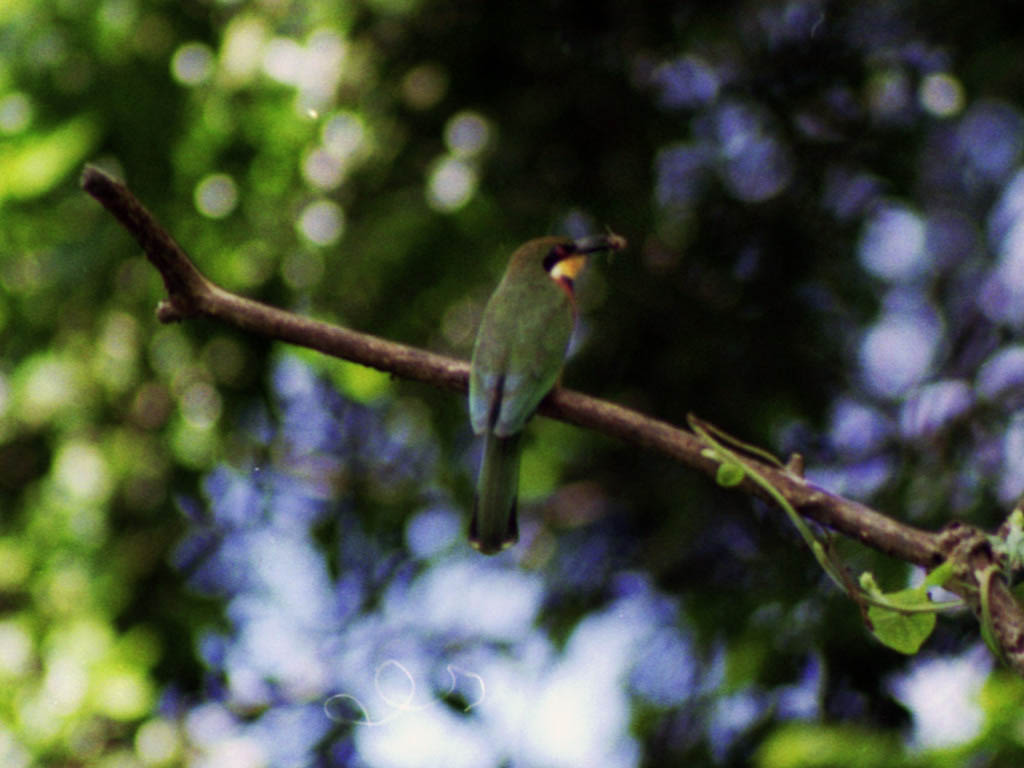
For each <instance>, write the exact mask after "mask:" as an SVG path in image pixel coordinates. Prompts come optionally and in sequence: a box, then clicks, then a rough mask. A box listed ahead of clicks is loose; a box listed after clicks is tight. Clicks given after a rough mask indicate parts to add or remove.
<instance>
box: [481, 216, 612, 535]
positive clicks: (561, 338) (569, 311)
mask: <svg viewBox="0 0 1024 768" xmlns="http://www.w3.org/2000/svg"><path fill="white" fill-rule="evenodd" d="M625 245H626V241H625V240H624V239H623V238H622V237H619V236H618V235H613V234H608V235H596V236H592V237H585V238H582V239H580V240H570V239H569V238H565V237H540V238H537V239H536V240H530V241H529V242H527V243H525V244H523V245H521V246H519V248H518V249H517V250H516V252H515V253H513V254H512V258H511V259H509V263H508V268H507V269H506V270H505V276H504V277H503V278H502V279H501V283H499V284H498V287H497V288H496V289H495V291H494V294H493V295H492V296H491V298H490V300H489V301H488V302H487V306H486V308H485V309H484V315H483V319H482V320H481V321H480V330H479V331H477V336H476V343H475V344H474V345H473V361H472V366H471V369H470V374H469V417H470V422H471V423H472V425H473V431H474V432H475V433H476V434H478V435H481V434H482V435H483V436H484V457H483V461H482V463H481V465H480V477H479V479H478V481H477V496H476V501H475V504H474V508H473V518H472V520H471V522H470V524H469V542H470V544H472V545H473V546H474V547H475V548H476V549H478V550H479V551H480V552H482V553H484V554H485V555H493V554H495V553H497V552H500V551H501V550H503V549H505V548H507V547H510V546H512V545H513V544H515V543H516V541H517V540H518V538H519V526H518V523H517V522H516V496H517V494H518V490H519V456H520V454H521V452H522V446H521V444H520V439H521V437H522V431H523V427H525V426H526V422H527V421H529V419H530V417H531V416H532V415H533V412H534V411H535V410H537V406H538V405H539V404H540V401H541V400H543V399H544V396H545V395H546V394H547V393H548V392H549V391H550V390H551V388H552V387H553V386H554V385H555V382H556V381H557V380H558V376H559V373H560V372H561V370H562V363H563V362H564V360H565V353H566V351H567V350H568V347H569V339H570V338H571V336H572V331H573V326H574V324H575V321H576V299H575V296H574V293H573V283H574V281H575V279H576V276H577V275H578V274H579V273H580V270H582V269H583V266H584V264H585V263H586V258H587V255H588V254H591V253H594V252H597V251H609V250H611V251H616V250H619V249H621V248H624V247H625Z"/></svg>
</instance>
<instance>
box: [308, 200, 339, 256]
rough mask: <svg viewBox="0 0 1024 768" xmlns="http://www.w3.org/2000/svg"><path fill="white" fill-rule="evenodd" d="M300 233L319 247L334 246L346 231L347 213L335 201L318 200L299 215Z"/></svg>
mask: <svg viewBox="0 0 1024 768" xmlns="http://www.w3.org/2000/svg"><path fill="white" fill-rule="evenodd" d="M297 226H298V229H299V232H300V233H301V234H302V236H303V237H305V238H306V239H307V240H309V241H310V242H312V243H316V244H317V245H334V243H336V242H338V240H340V239H341V235H342V233H343V232H344V231H345V212H344V211H343V210H342V209H341V206H340V205H338V204H337V203H335V202H334V201H333V200H316V201H314V202H312V203H310V204H309V205H307V206H306V207H305V208H303V210H302V213H301V214H299V220H298V222H297Z"/></svg>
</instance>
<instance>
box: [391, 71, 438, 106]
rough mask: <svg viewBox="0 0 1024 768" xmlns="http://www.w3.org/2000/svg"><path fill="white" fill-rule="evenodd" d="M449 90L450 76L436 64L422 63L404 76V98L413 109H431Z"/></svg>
mask: <svg viewBox="0 0 1024 768" xmlns="http://www.w3.org/2000/svg"><path fill="white" fill-rule="evenodd" d="M447 90H448V78H447V76H446V75H445V73H444V70H442V69H441V68H440V67H439V66H437V65H436V64H420V65H419V66H417V67H413V68H412V69H410V70H409V71H408V72H407V73H406V75H405V77H403V78H402V98H403V99H405V103H406V104H408V105H409V106H410V107H412V108H413V109H419V110H423V109H430V108H431V107H433V106H434V105H435V104H437V103H438V102H439V101H441V99H443V98H444V94H445V92H446V91H447Z"/></svg>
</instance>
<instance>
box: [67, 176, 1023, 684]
mask: <svg viewBox="0 0 1024 768" xmlns="http://www.w3.org/2000/svg"><path fill="white" fill-rule="evenodd" d="M82 188H83V189H84V190H85V191H86V192H88V193H89V194H90V195H92V197H94V198H95V199H96V200H97V201H98V202H99V203H100V204H101V205H103V206H104V207H105V208H106V209H107V210H108V211H110V213H112V214H113V215H114V217H115V218H116V219H117V220H118V221H119V222H120V223H121V225H122V226H123V227H124V228H125V229H127V230H128V231H129V232H130V233H131V234H132V235H133V236H134V237H135V239H136V240H137V241H138V243H139V244H140V245H141V246H142V248H143V250H144V251H145V253H146V257H147V258H148V259H149V261H150V262H151V263H152V264H153V266H154V267H156V269H157V270H158V271H159V272H160V275H161V276H162V278H163V281H164V286H165V287H166V289H167V294H168V298H167V300H166V301H164V302H161V304H160V305H159V306H158V308H157V316H158V318H159V319H160V320H161V321H162V322H175V321H179V320H182V319H184V318H187V317H193V316H200V315H201V316H206V317H210V318H215V319H217V320H220V321H223V322H225V323H228V324H230V325H234V326H235V327H237V328H241V329H242V330H245V331H249V332H251V333H257V334H260V335H263V336H267V337H270V338H274V339H279V340H281V341H286V342H289V343H291V344H297V345H299V346H303V347H308V348H310V349H315V350H318V351H320V352H323V353H324V354H327V355H331V356H333V357H338V358H342V359H345V360H349V361H351V362H355V363H359V364H361V365H366V366H369V367H371V368H376V369H377V370H380V371H385V372H388V373H391V374H393V375H395V376H400V377H402V378H406V379H412V380H414V381H421V382H424V383H428V384H433V385H435V386H440V387H444V388H446V389H451V390H456V391H460V392H465V391H466V389H467V387H468V378H469V365H468V364H467V363H465V362H464V361H461V360H455V359H452V358H449V357H444V356H442V355H437V354H434V353H432V352H427V351H424V350H421V349H417V348H415V347H410V346H406V345H404V344H398V343H395V342H392V341H387V340H384V339H380V338H377V337H374V336H370V335H368V334H364V333H359V332H356V331H352V330H348V329H346V328H341V327H339V326H335V325H330V324H328V323H323V322H319V321H317V320H311V319H308V318H304V317H301V316H299V315H295V314H293V313H291V312H286V311H284V310H281V309H277V308H275V307H271V306H268V305H266V304H262V303H260V302H258V301H253V300H251V299H247V298H244V297H241V296H238V295H235V294H233V293H229V292H228V291H225V290H224V289H222V288H220V287H218V286H217V285H215V284H214V283H212V282H211V281H210V280H209V279H208V278H206V277H205V276H204V275H203V274H202V273H201V272H199V270H198V269H196V267H195V265H194V264H193V263H192V261H191V260H190V259H189V258H188V255H187V254H186V253H185V251H184V250H183V249H182V248H181V246H179V245H178V244H177V243H176V242H175V241H174V239H173V238H172V237H171V236H170V234H169V233H168V232H167V231H166V230H165V229H164V228H163V227H162V226H160V224H159V223H158V222H157V221H156V219H155V218H154V217H153V216H152V214H150V213H149V211H147V210H146V209H145V207H143V205H142V204H141V203H140V202H139V201H138V199H137V198H136V197H135V196H134V195H133V194H132V193H131V191H130V190H129V189H128V188H127V187H126V186H125V185H123V184H121V183H120V182H118V181H116V180H114V179H113V178H111V177H110V176H108V175H107V174H105V173H104V172H102V171H100V170H99V169H97V168H95V167H93V166H86V168H85V170H84V172H83V174H82ZM538 410H539V412H540V413H541V414H543V415H544V416H547V417H550V418H553V419H559V420H562V421H566V422H568V423H570V424H575V425H577V426H580V427H586V428H588V429H593V430H595V431H598V432H602V433H604V434H606V435H610V436H613V437H617V438H619V439H620V440H623V441H625V442H627V443H631V444H634V445H637V446H640V447H642V448H646V449H649V450H653V451H656V452H658V453H662V454H664V455H666V456H668V457H670V458H672V459H674V460H676V461H678V462H680V463H681V464H684V465H686V466H689V467H691V468H693V469H696V470H698V471H700V472H703V473H704V474H706V475H708V476H710V477H712V478H714V477H715V475H716V472H717V470H718V466H719V461H717V460H716V459H714V458H712V457H711V456H709V455H707V454H706V453H705V448H706V446H705V444H704V443H703V442H702V441H701V440H700V439H699V438H698V437H697V436H695V435H694V434H693V433H691V432H689V431H687V430H684V429H679V428H677V427H675V426H672V425H671V424H667V423H665V422H663V421H658V420H656V419H652V418H650V417H648V416H644V415H643V414H640V413H637V412H635V411H631V410H629V409H627V408H623V407H622V406H619V405H615V404H613V403H609V402H606V401H603V400H599V399H597V398H594V397H590V396H588V395H585V394H582V393H580V392H574V391H572V390H568V389H562V388H556V389H555V390H554V391H552V392H551V393H550V394H549V395H548V396H547V397H546V398H545V399H544V401H543V402H542V403H541V405H540V408H539V409H538ZM751 463H752V465H754V466H755V467H756V470H757V472H758V473H760V474H761V476H762V477H764V478H766V479H767V480H768V481H769V482H770V483H771V484H772V485H773V486H774V487H775V488H776V489H778V491H779V492H780V493H781V494H782V495H783V496H784V497H785V498H786V499H787V500H788V501H789V502H790V503H791V504H792V506H793V507H794V508H795V509H796V510H797V511H798V512H799V513H800V515H801V516H803V517H806V518H807V519H809V520H813V521H815V522H817V523H819V524H821V525H823V526H825V527H827V528H829V529H831V530H834V531H836V532H838V533H840V534H843V535H845V536H848V537H851V538H854V539H857V540H858V541H860V542H861V543H863V544H865V545H866V546H868V547H871V548H873V549H876V550H878V551H880V552H883V553H885V554H887V555H890V556H892V557H895V558H898V559H900V560H903V561H906V562H909V563H913V564H915V565H919V566H923V567H925V568H933V567H935V566H936V565H938V564H939V563H941V562H943V561H944V560H945V559H946V558H949V557H952V556H953V554H954V553H952V552H951V548H950V546H949V544H948V541H946V540H944V539H943V538H942V534H941V533H932V532H929V531H924V530H921V529H919V528H915V527H913V526H910V525H907V524H905V523H901V522H898V521H896V520H894V519H892V518H889V517H887V516H885V515H883V514H881V513H879V512H877V511H875V510H873V509H871V508H869V507H867V506H865V505H863V504H860V503H858V502H856V501H851V500H849V499H844V498H842V497H841V496H838V495H836V494H833V493H830V492H828V491H826V490H824V489H822V488H819V487H817V486H815V485H814V484H812V483H810V482H808V481H807V480H805V479H804V478H803V477H801V476H799V475H798V474H796V473H794V472H791V471H789V470H788V469H784V468H780V467H776V466H772V465H770V464H767V463H764V462H758V461H756V460H751ZM737 488H738V489H739V490H741V491H743V492H745V493H747V494H750V495H755V496H759V497H761V498H763V499H765V500H770V497H769V496H768V494H767V492H766V491H765V490H764V489H763V488H761V487H760V486H759V485H758V484H757V483H755V482H753V481H752V480H750V479H749V478H747V479H745V480H744V481H743V482H742V483H740V485H738V486H737ZM975 570H976V569H974V570H972V569H967V570H965V571H964V572H965V573H967V574H968V576H969V574H971V573H974V572H975ZM963 580H964V581H965V582H966V581H969V578H968V577H966V576H965V577H964V579H963ZM977 586H978V585H977V583H976V582H975V583H973V584H968V586H967V587H965V589H966V590H967V591H970V589H972V588H973V589H974V590H975V592H974V594H977ZM999 589H1000V591H999V594H1000V595H1001V596H1002V595H1003V593H1004V592H1005V589H1004V588H1003V587H1000V588H999ZM997 608H998V610H1000V611H1001V612H1002V613H1003V616H1002V618H1000V619H999V620H1000V621H1002V622H1004V623H1005V624H1006V625H1012V626H1015V627H1017V626H1021V627H1024V612H1022V611H1021V608H1020V606H1019V604H1017V603H1016V601H1014V600H1012V599H1011V600H1000V601H999V602H998V604H997ZM1018 642H1020V641H1019V639H1018ZM1014 650H1018V651H1019V648H1017V649H1014ZM1012 658H1014V657H1013V656H1011V659H1012ZM1017 658H1020V656H1019V654H1018V656H1017ZM1014 666H1015V669H1016V671H1017V672H1018V673H1019V674H1024V658H1021V660H1020V662H1019V664H1015V665H1014Z"/></svg>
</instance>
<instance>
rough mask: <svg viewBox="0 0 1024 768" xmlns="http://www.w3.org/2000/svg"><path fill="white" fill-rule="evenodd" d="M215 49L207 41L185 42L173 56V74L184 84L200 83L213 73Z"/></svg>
mask: <svg viewBox="0 0 1024 768" xmlns="http://www.w3.org/2000/svg"><path fill="white" fill-rule="evenodd" d="M213 61H214V59H213V51H212V50H210V46H208V45H206V44H205V43H185V44H184V45H182V46H180V47H179V48H178V50H176V51H175V52H174V55H173V56H172V57H171V74H172V75H173V76H174V79H175V80H177V81H178V82H179V83H182V84H183V85H199V84H200V83H204V82H206V81H207V80H209V79H210V75H211V74H213Z"/></svg>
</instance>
